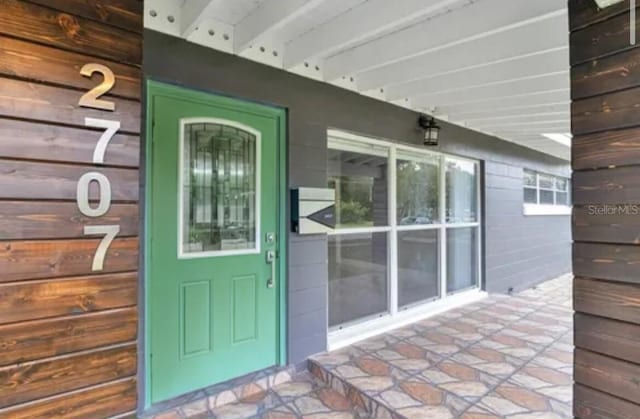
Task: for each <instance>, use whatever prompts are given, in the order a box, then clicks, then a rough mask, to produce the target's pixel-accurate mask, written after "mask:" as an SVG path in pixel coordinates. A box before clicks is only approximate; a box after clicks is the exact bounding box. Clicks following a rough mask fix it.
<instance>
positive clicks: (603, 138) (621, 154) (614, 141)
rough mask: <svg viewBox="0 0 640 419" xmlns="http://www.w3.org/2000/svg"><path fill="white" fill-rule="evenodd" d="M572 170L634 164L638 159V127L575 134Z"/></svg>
mask: <svg viewBox="0 0 640 419" xmlns="http://www.w3.org/2000/svg"><path fill="white" fill-rule="evenodd" d="M571 144H572V157H573V159H572V160H573V161H572V165H573V170H584V169H598V168H609V167H611V166H629V165H635V164H637V163H638V162H639V161H640V128H629V129H622V130H616V131H605V132H599V133H595V134H587V135H576V136H574V137H573V140H572V143H571Z"/></svg>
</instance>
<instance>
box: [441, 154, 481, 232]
mask: <svg viewBox="0 0 640 419" xmlns="http://www.w3.org/2000/svg"><path fill="white" fill-rule="evenodd" d="M446 162H447V163H446V195H447V198H446V205H447V213H446V216H447V222H448V223H474V222H476V221H478V215H477V210H478V204H477V202H478V192H477V176H478V174H477V165H476V164H475V163H473V162H469V161H465V160H454V159H447V160H446Z"/></svg>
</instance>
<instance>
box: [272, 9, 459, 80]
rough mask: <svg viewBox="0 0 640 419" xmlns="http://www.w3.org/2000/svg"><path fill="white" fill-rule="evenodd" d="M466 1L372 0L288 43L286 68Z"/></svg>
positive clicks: (285, 60)
mask: <svg viewBox="0 0 640 419" xmlns="http://www.w3.org/2000/svg"><path fill="white" fill-rule="evenodd" d="M463 1H468V0H401V1H389V0H369V1H367V2H365V3H363V4H362V5H360V6H358V7H354V8H353V9H351V10H348V11H346V12H345V13H343V14H341V15H339V16H338V17H336V18H335V19H333V20H331V21H329V22H327V23H325V24H324V25H321V26H319V27H316V28H313V29H312V30H310V31H308V32H307V33H305V34H304V35H302V36H300V37H298V38H297V39H294V40H292V41H291V42H289V43H288V44H287V46H286V50H285V56H284V66H285V68H291V67H295V66H296V65H298V64H301V63H302V62H304V61H305V60H307V59H310V58H316V57H320V56H326V55H329V54H331V53H334V52H336V51H339V50H341V49H344V48H345V47H347V46H349V45H355V44H357V43H358V42H361V41H362V40H365V39H370V38H373V37H375V36H376V35H377V34H380V33H385V32H389V31H392V30H393V29H395V28H399V27H402V26H405V25H407V24H409V23H411V22H415V21H416V20H418V19H420V18H422V17H425V16H429V15H430V14H433V13H434V12H437V11H438V10H441V9H443V8H445V7H447V6H449V5H452V4H454V3H462V2H463Z"/></svg>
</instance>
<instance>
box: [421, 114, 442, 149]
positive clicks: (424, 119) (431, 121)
mask: <svg viewBox="0 0 640 419" xmlns="http://www.w3.org/2000/svg"><path fill="white" fill-rule="evenodd" d="M418 125H419V126H420V128H422V129H423V130H424V145H426V146H437V145H438V138H439V137H440V126H439V125H438V124H436V120H435V118H434V117H432V116H427V115H420V118H418Z"/></svg>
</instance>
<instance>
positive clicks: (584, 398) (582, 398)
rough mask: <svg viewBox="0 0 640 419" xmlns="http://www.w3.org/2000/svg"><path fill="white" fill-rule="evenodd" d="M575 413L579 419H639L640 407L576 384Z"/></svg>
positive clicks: (574, 390) (574, 392) (574, 389)
mask: <svg viewBox="0 0 640 419" xmlns="http://www.w3.org/2000/svg"><path fill="white" fill-rule="evenodd" d="M573 394H574V406H573V412H574V415H575V417H576V418H579V419H605V418H612V419H613V418H615V419H637V418H640V405H637V404H634V403H630V402H628V401H626V400H622V399H619V398H617V397H614V396H611V395H610V394H606V393H603V392H600V391H597V390H594V389H592V388H588V387H585V386H582V385H580V384H576V385H575V386H574V387H573Z"/></svg>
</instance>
